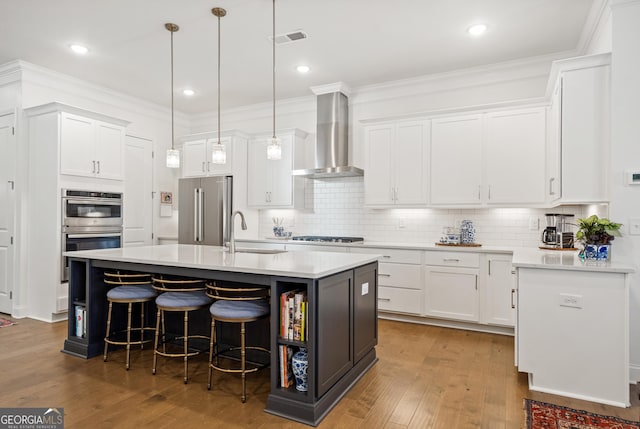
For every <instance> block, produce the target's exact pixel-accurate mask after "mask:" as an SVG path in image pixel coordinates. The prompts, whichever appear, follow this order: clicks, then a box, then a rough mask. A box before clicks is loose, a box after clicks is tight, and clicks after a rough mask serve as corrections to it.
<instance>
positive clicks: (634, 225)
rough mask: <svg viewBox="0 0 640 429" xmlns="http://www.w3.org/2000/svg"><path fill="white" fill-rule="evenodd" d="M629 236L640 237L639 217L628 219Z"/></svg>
mask: <svg viewBox="0 0 640 429" xmlns="http://www.w3.org/2000/svg"><path fill="white" fill-rule="evenodd" d="M629 235H640V217H632V218H630V219H629Z"/></svg>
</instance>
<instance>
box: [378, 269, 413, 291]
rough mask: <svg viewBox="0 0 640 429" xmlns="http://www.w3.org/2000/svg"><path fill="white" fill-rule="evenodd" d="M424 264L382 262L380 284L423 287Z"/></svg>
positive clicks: (379, 270)
mask: <svg viewBox="0 0 640 429" xmlns="http://www.w3.org/2000/svg"><path fill="white" fill-rule="evenodd" d="M421 273H422V266H421V265H410V264H393V263H389V262H380V264H379V269H378V285H380V286H389V287H401V288H407V289H422V275H421Z"/></svg>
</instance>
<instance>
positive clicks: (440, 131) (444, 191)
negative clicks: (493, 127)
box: [431, 115, 482, 205]
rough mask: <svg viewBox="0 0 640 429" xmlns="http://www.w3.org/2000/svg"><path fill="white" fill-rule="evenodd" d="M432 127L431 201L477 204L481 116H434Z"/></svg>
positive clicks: (480, 180)
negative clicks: (437, 117)
mask: <svg viewBox="0 0 640 429" xmlns="http://www.w3.org/2000/svg"><path fill="white" fill-rule="evenodd" d="M431 126H432V131H431V203H432V204H443V205H456V204H480V202H481V185H482V115H465V116H456V117H450V118H439V119H434V120H433V121H432V125H431Z"/></svg>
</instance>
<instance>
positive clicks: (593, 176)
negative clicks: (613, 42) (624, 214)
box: [560, 65, 610, 204]
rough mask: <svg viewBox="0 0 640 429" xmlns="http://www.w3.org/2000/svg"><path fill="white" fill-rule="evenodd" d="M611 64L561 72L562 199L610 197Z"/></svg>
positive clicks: (600, 199) (577, 200) (576, 200)
mask: <svg viewBox="0 0 640 429" xmlns="http://www.w3.org/2000/svg"><path fill="white" fill-rule="evenodd" d="M609 74H610V67H609V66H608V65H603V66H598V67H589V68H583V69H577V70H569V71H566V72H563V73H562V77H561V86H562V116H561V123H562V131H561V150H562V155H561V158H560V159H561V162H562V203H567V204H568V203H597V202H607V201H608V186H609V180H608V178H609V172H608V171H609V169H608V165H609V155H608V154H609V141H610V138H609V110H610V109H609V98H610V88H609Z"/></svg>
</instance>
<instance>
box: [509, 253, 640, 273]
mask: <svg viewBox="0 0 640 429" xmlns="http://www.w3.org/2000/svg"><path fill="white" fill-rule="evenodd" d="M512 264H513V266H514V267H515V268H520V267H521V268H545V269H554V270H577V271H599V272H610V273H632V272H635V270H636V268H635V267H633V266H631V265H628V264H621V263H617V262H607V261H584V260H582V259H580V258H579V257H578V251H576V250H573V251H570V250H564V251H560V250H540V249H528V248H518V249H515V250H514V252H513V260H512Z"/></svg>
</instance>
